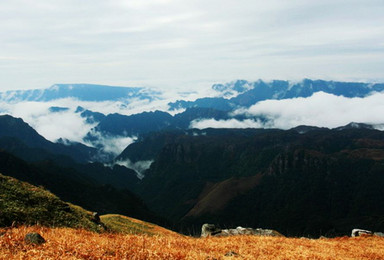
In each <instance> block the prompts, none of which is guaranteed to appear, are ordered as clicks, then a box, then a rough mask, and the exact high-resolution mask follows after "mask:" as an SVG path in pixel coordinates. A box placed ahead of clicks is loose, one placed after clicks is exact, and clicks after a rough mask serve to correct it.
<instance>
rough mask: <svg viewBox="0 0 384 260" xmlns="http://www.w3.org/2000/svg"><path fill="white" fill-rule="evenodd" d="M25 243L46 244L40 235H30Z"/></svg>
mask: <svg viewBox="0 0 384 260" xmlns="http://www.w3.org/2000/svg"><path fill="white" fill-rule="evenodd" d="M24 241H25V242H27V243H30V244H38V245H40V244H43V243H45V239H44V238H43V237H42V236H41V235H40V234H39V233H35V232H32V233H28V234H26V235H25V237H24Z"/></svg>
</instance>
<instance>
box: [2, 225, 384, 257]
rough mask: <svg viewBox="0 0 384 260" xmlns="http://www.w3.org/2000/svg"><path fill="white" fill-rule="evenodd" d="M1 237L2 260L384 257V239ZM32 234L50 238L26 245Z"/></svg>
mask: <svg viewBox="0 0 384 260" xmlns="http://www.w3.org/2000/svg"><path fill="white" fill-rule="evenodd" d="M0 231H2V232H6V233H5V234H3V235H2V236H0V259H384V238H379V237H358V238H349V237H341V238H334V239H318V240H310V239H304V238H302V239H300V238H282V237H258V236H236V237H221V238H219V237H209V238H192V237H186V236H182V235H178V234H176V233H173V232H170V233H169V232H167V231H165V233H157V234H156V235H146V234H142V235H124V234H112V233H101V234H100V233H93V232H90V231H86V230H80V229H70V228H46V227H40V226H33V227H24V226H23V227H18V228H10V229H6V230H0ZM28 232H38V233H40V234H41V235H42V236H43V237H44V238H45V239H46V240H47V242H46V243H45V244H43V245H30V244H26V243H25V242H24V241H23V239H24V236H25V234H26V233H28Z"/></svg>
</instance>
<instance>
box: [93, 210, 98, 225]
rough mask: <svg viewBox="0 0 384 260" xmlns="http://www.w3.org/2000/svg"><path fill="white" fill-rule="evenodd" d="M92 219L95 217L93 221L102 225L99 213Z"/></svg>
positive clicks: (94, 214)
mask: <svg viewBox="0 0 384 260" xmlns="http://www.w3.org/2000/svg"><path fill="white" fill-rule="evenodd" d="M92 217H93V219H92V220H93V222H95V223H100V215H99V213H97V212H93V214H92Z"/></svg>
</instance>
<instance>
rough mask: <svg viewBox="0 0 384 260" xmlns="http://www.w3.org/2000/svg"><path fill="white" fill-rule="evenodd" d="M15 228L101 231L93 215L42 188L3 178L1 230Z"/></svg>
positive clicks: (0, 208) (0, 176)
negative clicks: (70, 228)
mask: <svg viewBox="0 0 384 260" xmlns="http://www.w3.org/2000/svg"><path fill="white" fill-rule="evenodd" d="M15 224H25V225H35V224H39V225H43V226H50V227H72V228H84V229H88V230H92V231H101V229H102V228H101V227H99V226H98V225H97V223H95V222H94V221H93V216H92V213H91V212H89V211H86V210H84V209H83V208H81V207H79V206H75V205H72V204H70V203H66V202H64V201H62V200H60V199H59V198H58V197H57V196H55V195H53V194H52V193H50V192H49V191H47V190H44V189H43V188H40V187H36V186H33V185H31V184H29V183H26V182H22V181H19V180H17V179H14V178H11V177H8V176H4V175H2V174H0V227H9V226H12V225H15Z"/></svg>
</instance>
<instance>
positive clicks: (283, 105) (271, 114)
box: [191, 92, 384, 129]
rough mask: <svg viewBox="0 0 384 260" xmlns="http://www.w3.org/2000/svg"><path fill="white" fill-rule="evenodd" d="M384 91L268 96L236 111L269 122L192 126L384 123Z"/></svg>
mask: <svg viewBox="0 0 384 260" xmlns="http://www.w3.org/2000/svg"><path fill="white" fill-rule="evenodd" d="M382 111H384V93H375V94H372V95H370V96H368V97H365V98H346V97H342V96H335V95H332V94H327V93H324V92H318V93H315V94H314V95H312V96H311V97H308V98H293V99H285V100H266V101H262V102H259V103H257V104H256V105H253V106H251V107H250V108H249V109H239V110H237V111H235V112H234V115H246V116H247V117H250V118H253V117H263V118H267V119H268V120H267V122H265V123H262V122H261V121H259V120H254V119H247V120H244V121H239V120H235V119H230V120H225V121H224V120H220V121H217V120H213V119H203V120H196V121H194V122H192V124H191V127H192V128H200V129H202V128H208V127H213V128H247V127H256V128H257V127H263V128H280V129H290V128H292V127H296V126H298V125H310V126H319V127H329V128H334V127H339V126H344V125H347V124H349V123H351V122H358V123H367V124H374V125H378V127H380V125H382V124H383V123H384V116H383V114H382Z"/></svg>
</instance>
